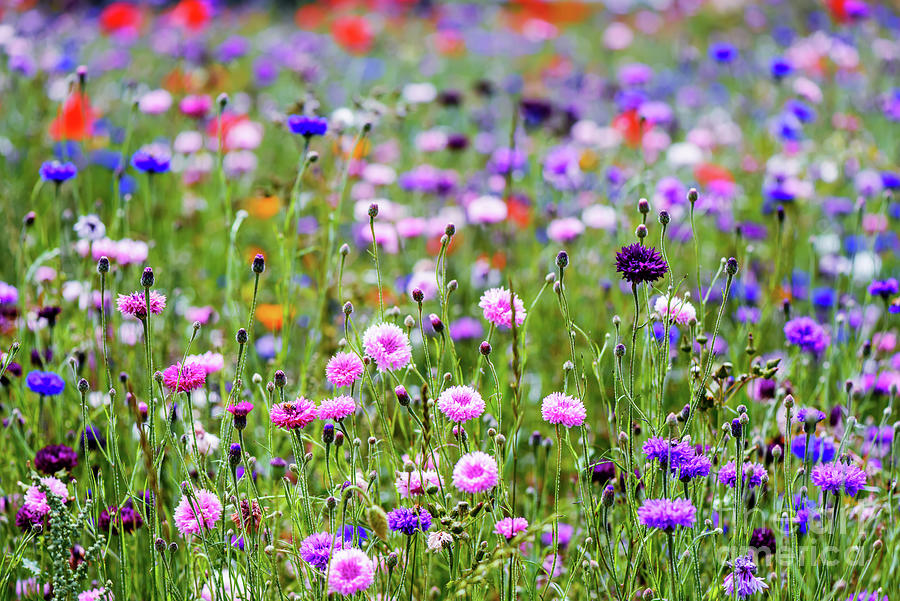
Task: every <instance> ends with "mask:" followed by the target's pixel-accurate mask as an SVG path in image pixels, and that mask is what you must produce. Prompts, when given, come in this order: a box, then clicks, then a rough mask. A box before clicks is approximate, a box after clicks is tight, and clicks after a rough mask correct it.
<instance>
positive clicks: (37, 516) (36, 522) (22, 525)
mask: <svg viewBox="0 0 900 601" xmlns="http://www.w3.org/2000/svg"><path fill="white" fill-rule="evenodd" d="M44 515H45V514H42V513H40V512H39V511H36V510H34V509H32V508H30V507H29V506H28V505H22V507H20V508H19V511H17V512H16V527H17V528H19V530H21V531H22V532H24V533H26V534H27V533H29V532H31V529H32V527H33V526H40V525H41V524H43V522H44Z"/></svg>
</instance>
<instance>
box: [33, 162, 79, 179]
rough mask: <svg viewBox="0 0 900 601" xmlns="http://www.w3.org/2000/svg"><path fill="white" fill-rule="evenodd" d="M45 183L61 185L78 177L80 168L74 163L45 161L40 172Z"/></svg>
mask: <svg viewBox="0 0 900 601" xmlns="http://www.w3.org/2000/svg"><path fill="white" fill-rule="evenodd" d="M38 172H39V173H40V174H41V179H42V180H44V181H45V182H54V183H57V184H61V183H63V182H64V181H66V180H69V179H72V178H73V177H75V176H76V175H78V168H77V167H76V166H75V164H74V163H69V162H65V163H60V162H59V161H44V162H43V164H41V168H40V170H39V171H38Z"/></svg>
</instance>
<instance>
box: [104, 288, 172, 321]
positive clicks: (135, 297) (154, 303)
mask: <svg viewBox="0 0 900 601" xmlns="http://www.w3.org/2000/svg"><path fill="white" fill-rule="evenodd" d="M116 306H117V307H118V308H119V313H121V314H122V315H131V316H134V317H137V318H138V319H143V318H144V317H147V299H145V298H144V293H143V292H132V293H131V294H120V295H119V297H118V298H117V299H116ZM165 308H166V297H165V296H163V295H162V294H160V293H158V292H156V291H154V290H151V291H150V313H152V314H153V315H159V314H160V313H162V312H163V309H165Z"/></svg>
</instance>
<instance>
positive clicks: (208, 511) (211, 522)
mask: <svg viewBox="0 0 900 601" xmlns="http://www.w3.org/2000/svg"><path fill="white" fill-rule="evenodd" d="M173 517H174V519H175V526H176V527H177V528H178V531H179V532H181V534H182V536H187V535H188V534H198V533H200V532H201V531H202V530H203V529H206V530H211V529H212V528H213V526H215V524H216V522H218V521H219V518H221V517H222V503H221V502H220V501H219V497H217V496H216V493H214V492H212V491H209V490H205V489H200V490H197V491H195V492H194V495H193V499H191V498H190V497H189V496H188V495H183V496H182V497H181V502H180V503H178V507H176V508H175V513H174V515H173Z"/></svg>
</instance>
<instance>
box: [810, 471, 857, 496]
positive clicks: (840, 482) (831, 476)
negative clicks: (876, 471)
mask: <svg viewBox="0 0 900 601" xmlns="http://www.w3.org/2000/svg"><path fill="white" fill-rule="evenodd" d="M810 479H811V480H812V481H813V484H815V485H816V486H818V487H819V488H821V489H822V490H823V491H825V492H830V493H834V494H835V495H839V494H841V490H843V491H844V493H846V494H848V495H850V496H851V497H854V496H856V493H858V492H859V491H860V489H861V488H862V487H863V486H865V485H866V473H865V472H864V471H863V470H862V469H860V468H859V467H857V466H855V465H852V464H850V465H847V464H844V463H825V464H820V465H817V466H815V467H814V468H813V469H812V473H811V474H810Z"/></svg>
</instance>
